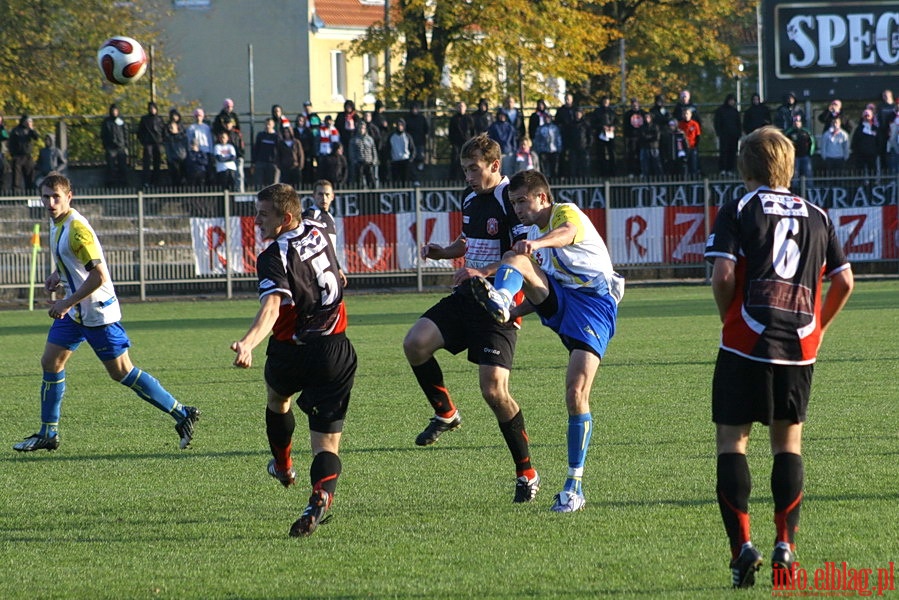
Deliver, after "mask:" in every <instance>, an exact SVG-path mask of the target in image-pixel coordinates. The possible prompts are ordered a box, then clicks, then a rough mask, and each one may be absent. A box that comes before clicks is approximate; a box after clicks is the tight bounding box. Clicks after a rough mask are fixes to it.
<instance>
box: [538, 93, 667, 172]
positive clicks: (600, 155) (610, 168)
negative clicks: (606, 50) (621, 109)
mask: <svg viewBox="0 0 899 600" xmlns="http://www.w3.org/2000/svg"><path fill="white" fill-rule="evenodd" d="M591 120H592V123H591V126H592V128H593V134H594V136H595V139H594V141H595V142H596V172H597V174H598V175H599V176H600V177H603V178H609V177H614V176H615V126H616V124H617V121H618V117H617V116H616V115H615V108H614V107H613V106H612V101H611V100H610V99H609V97H608V96H603V97H602V98H600V99H599V106H598V107H597V108H596V110H594V111H593V115H592V119H591ZM659 123H662V121H658V122H657V124H659ZM549 179H550V180H552V178H551V177H550V178H549Z"/></svg>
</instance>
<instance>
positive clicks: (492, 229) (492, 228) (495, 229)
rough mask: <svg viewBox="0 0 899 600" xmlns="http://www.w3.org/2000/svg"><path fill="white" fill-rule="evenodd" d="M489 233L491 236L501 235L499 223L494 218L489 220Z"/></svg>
mask: <svg viewBox="0 0 899 600" xmlns="http://www.w3.org/2000/svg"><path fill="white" fill-rule="evenodd" d="M487 233H489V234H490V235H496V234H497V233H499V221H497V220H496V219H494V218H493V217H491V218H489V219H487Z"/></svg>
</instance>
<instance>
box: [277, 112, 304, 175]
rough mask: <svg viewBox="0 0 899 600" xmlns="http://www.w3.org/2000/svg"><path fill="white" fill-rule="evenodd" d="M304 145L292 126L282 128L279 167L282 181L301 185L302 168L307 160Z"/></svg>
mask: <svg viewBox="0 0 899 600" xmlns="http://www.w3.org/2000/svg"><path fill="white" fill-rule="evenodd" d="M305 160H306V157H305V156H304V155H303V145H302V144H301V143H300V142H299V141H297V139H296V138H295V137H294V135H293V128H292V127H282V128H281V139H279V140H278V169H279V170H280V171H281V183H286V184H287V185H292V186H293V187H294V188H297V187H299V185H300V169H301V167H302V166H303V163H304V162H305Z"/></svg>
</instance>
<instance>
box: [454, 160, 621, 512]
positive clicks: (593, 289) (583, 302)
mask: <svg viewBox="0 0 899 600" xmlns="http://www.w3.org/2000/svg"><path fill="white" fill-rule="evenodd" d="M509 200H510V201H511V202H512V206H513V207H514V208H515V214H516V215H518V218H519V219H521V222H522V224H524V225H526V226H529V229H528V231H527V238H526V239H523V240H519V241H517V242H515V244H514V245H513V246H512V249H511V250H510V251H508V252H506V253H505V255H504V256H503V261H502V266H500V267H499V269H498V270H497V272H496V277H495V280H494V281H495V283H494V284H493V285H491V283H490V281H488V280H487V279H485V278H483V277H475V278H473V279H472V280H471V288H472V291H473V293H474V295H475V297H476V298H477V300H478V302H479V303H480V304H481V305H482V306H483V307H484V308H485V309H486V310H487V312H488V313H489V314H490V316H491V317H492V318H493V319H495V320H496V322H497V323H507V322H509V319H510V318H514V317H516V316H522V315H525V314H529V313H531V312H535V311H536V313H537V314H538V315H539V317H540V321H541V322H542V323H543V324H544V325H546V326H547V327H549V328H550V329H552V330H553V331H555V332H556V333H557V334H559V337H560V338H561V340H562V343H563V344H564V346H565V348H567V349H568V370H567V373H566V375H565V404H566V406H567V408H568V434H567V440H568V476H567V478H566V479H565V485H564V487H563V489H562V491H561V492H559V493H558V494H556V496H555V499H554V502H553V505H552V506H551V510H553V511H554V512H563V513H566V512H575V511H578V510H581V509H582V508H584V505H585V504H586V499H585V498H584V491H583V485H582V483H581V479H582V477H583V474H584V463H585V461H586V459H587V449H588V448H589V446H590V437H591V435H592V433H593V417H592V415H591V413H590V389H591V387H592V385H593V379H594V377H595V376H596V372H597V370H598V369H599V364H600V361H601V360H602V357H603V355H604V354H605V351H606V346H607V345H608V343H609V340H610V339H611V337H612V336H613V335H614V333H615V321H616V319H617V316H618V303H619V302H620V301H621V296H622V295H623V294H624V279H623V278H622V277H621V276H620V275H618V274H617V273H615V271H614V269H613V267H612V259H611V257H610V256H609V251H608V250H607V249H606V245H605V242H603V239H602V237H601V236H600V235H599V233H598V232H597V231H596V228H595V227H594V226H593V223H591V222H590V218H589V217H588V216H587V215H585V214H584V213H583V211H581V210H580V209H579V208H578V207H577V206H575V205H574V204H569V203H556V202H554V200H553V196H552V192H551V191H550V189H549V183H548V182H547V180H546V177H544V176H543V174H542V173H540V172H539V171H533V170H529V171H522V172H520V173H516V174H515V176H514V177H512V180H511V181H510V182H509ZM494 286H495V287H494ZM519 290H524V296H525V299H526V301H525V302H524V303H522V304H519V305H517V306H516V304H515V302H514V300H513V299H514V296H515V294H516V293H517V292H518V291H519Z"/></svg>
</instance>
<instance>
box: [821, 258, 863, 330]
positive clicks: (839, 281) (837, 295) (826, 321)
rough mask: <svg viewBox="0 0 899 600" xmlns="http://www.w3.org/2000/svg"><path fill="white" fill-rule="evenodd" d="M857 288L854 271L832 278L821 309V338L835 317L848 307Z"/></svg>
mask: <svg viewBox="0 0 899 600" xmlns="http://www.w3.org/2000/svg"><path fill="white" fill-rule="evenodd" d="M853 287H855V277H854V276H853V274H852V269H843V270H842V271H839V272H837V273H836V274H835V275H834V276H833V277H831V278H830V287H829V288H827V294H826V295H825V296H824V305H823V306H822V307H821V334H822V335H821V337H822V338H823V337H824V335H823V334H824V332H825V331H827V326H828V325H830V324H831V323H832V322H833V319H834V317H836V316H837V314H838V313H839V312H840V311H841V310H842V309H843V307H844V306H846V302H847V301H848V300H849V295H850V294H851V293H852V288H853Z"/></svg>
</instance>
